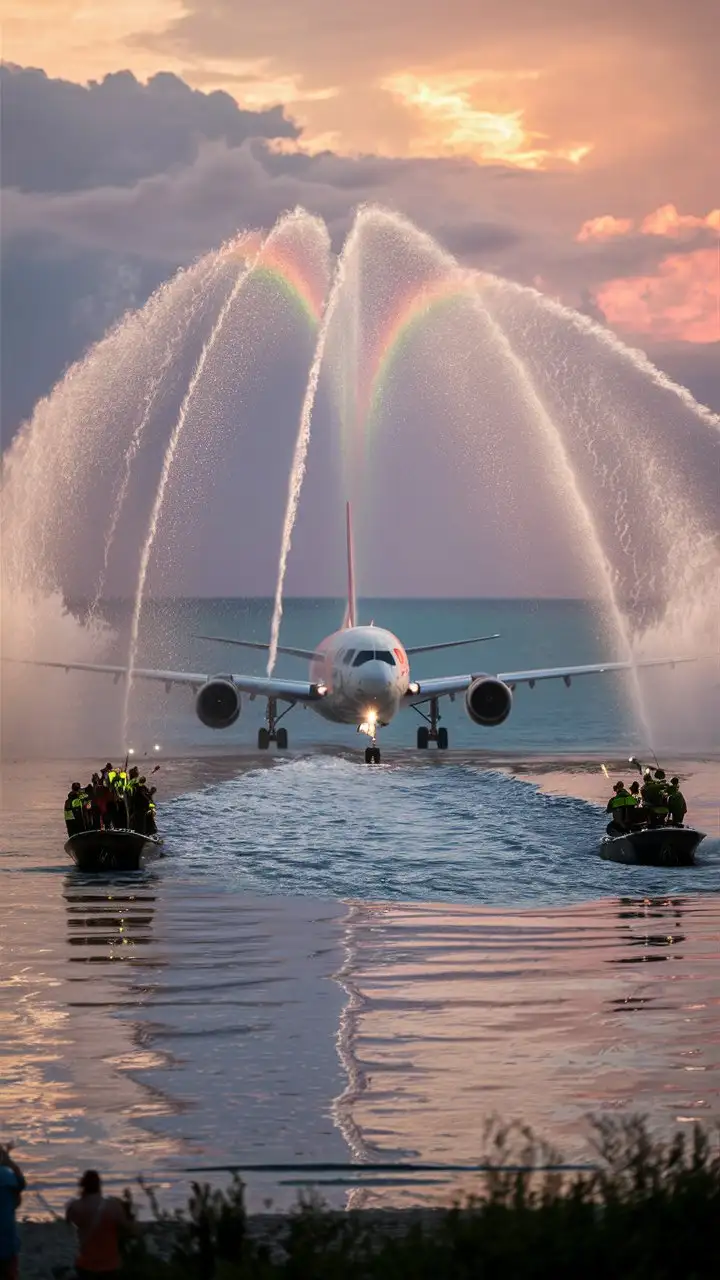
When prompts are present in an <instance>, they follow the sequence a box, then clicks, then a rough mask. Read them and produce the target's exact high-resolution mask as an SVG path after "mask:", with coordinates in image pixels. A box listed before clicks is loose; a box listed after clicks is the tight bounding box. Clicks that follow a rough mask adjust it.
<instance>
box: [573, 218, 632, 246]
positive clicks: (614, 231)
mask: <svg viewBox="0 0 720 1280" xmlns="http://www.w3.org/2000/svg"><path fill="white" fill-rule="evenodd" d="M634 226H635V223H634V222H633V220H632V218H613V216H612V214H609V213H605V214H603V215H602V216H601V217H599V218H588V220H587V222H583V224H582V226H581V228H580V230H579V231H578V233H577V235H576V237H575V239H576V240H577V241H579V243H580V244H585V243H587V241H588V240H612V239H613V238H614V237H615V236H626V235H627V234H628V232H630V231H632V229H633V227H634Z"/></svg>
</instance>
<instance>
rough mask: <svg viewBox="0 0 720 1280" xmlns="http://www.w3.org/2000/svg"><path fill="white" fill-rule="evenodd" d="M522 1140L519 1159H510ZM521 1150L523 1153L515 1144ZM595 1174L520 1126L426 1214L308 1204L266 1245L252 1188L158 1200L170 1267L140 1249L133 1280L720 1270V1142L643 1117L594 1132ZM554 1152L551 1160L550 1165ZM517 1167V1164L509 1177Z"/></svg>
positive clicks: (675, 1279) (651, 1275)
mask: <svg viewBox="0 0 720 1280" xmlns="http://www.w3.org/2000/svg"><path fill="white" fill-rule="evenodd" d="M518 1139H522V1144H523V1146H522V1150H521V1153H520V1158H519V1159H518V1158H517V1155H516V1156H515V1159H511V1153H512V1151H513V1150H515V1151H517V1144H518ZM513 1144H514V1146H513ZM595 1149H596V1152H597V1156H598V1160H597V1165H596V1167H595V1168H594V1169H593V1170H591V1171H582V1172H577V1173H571V1174H569V1175H568V1174H562V1173H557V1172H545V1171H544V1170H543V1169H542V1168H541V1167H539V1166H542V1165H546V1164H548V1163H550V1161H551V1160H552V1163H555V1164H557V1163H559V1161H558V1158H557V1156H556V1155H555V1154H554V1153H550V1152H549V1151H548V1149H547V1148H544V1147H542V1145H541V1144H539V1143H538V1142H537V1141H536V1140H535V1139H534V1137H533V1135H532V1134H531V1133H530V1132H529V1131H527V1130H525V1129H520V1128H517V1127H511V1128H509V1129H505V1130H500V1131H497V1133H496V1134H495V1140H494V1142H493V1148H492V1155H491V1157H490V1158H489V1160H488V1161H487V1163H488V1164H489V1165H490V1166H491V1167H490V1170H489V1172H488V1173H487V1174H485V1175H483V1176H482V1183H481V1185H480V1187H479V1189H478V1193H477V1196H475V1197H473V1198H472V1199H469V1200H465V1201H464V1202H462V1203H460V1202H458V1203H455V1204H453V1205H452V1206H451V1207H450V1208H449V1209H447V1210H438V1211H427V1212H426V1213H424V1214H419V1215H418V1214H410V1213H408V1212H407V1211H405V1212H403V1211H398V1212H391V1211H385V1212H379V1211H378V1212H375V1213H374V1212H372V1211H367V1212H361V1213H339V1212H332V1211H329V1210H327V1209H325V1208H324V1207H323V1206H322V1205H321V1204H320V1203H319V1202H317V1201H316V1200H315V1199H314V1198H310V1199H306V1200H303V1201H300V1202H299V1204H298V1206H297V1207H296V1209H295V1210H294V1211H293V1212H292V1213H291V1214H290V1215H288V1216H287V1217H286V1218H284V1219H280V1220H279V1221H280V1222H281V1225H279V1226H277V1227H276V1228H273V1230H272V1231H271V1232H270V1233H269V1234H268V1235H266V1236H265V1237H264V1238H261V1239H258V1238H256V1237H255V1236H254V1235H253V1234H252V1233H249V1232H248V1219H247V1215H246V1211H245V1203H244V1187H243V1183H242V1181H241V1180H240V1179H239V1178H237V1177H236V1178H235V1179H234V1180H233V1182H232V1183H231V1186H230V1188H229V1189H228V1191H226V1192H220V1191H212V1190H211V1189H210V1188H209V1187H208V1186H199V1185H198V1184H193V1188H192V1195H191V1198H190V1201H189V1205H188V1211H187V1213H184V1214H183V1213H180V1214H178V1213H176V1214H173V1215H169V1214H163V1213H162V1212H161V1211H160V1210H159V1208H158V1206H157V1203H156V1202H155V1200H154V1197H153V1196H152V1193H151V1192H150V1193H149V1194H150V1199H151V1203H152V1204H153V1207H154V1211H155V1217H156V1219H157V1220H158V1223H159V1227H160V1236H161V1237H162V1235H163V1232H165V1233H166V1239H169V1238H172V1242H173V1243H172V1253H171V1256H170V1257H167V1258H165V1259H162V1258H160V1257H157V1256H154V1255H153V1253H152V1251H151V1250H152V1241H149V1240H148V1239H147V1238H145V1237H143V1238H141V1239H140V1240H138V1241H135V1242H133V1243H132V1245H131V1246H130V1248H131V1252H130V1254H129V1256H128V1258H127V1261H126V1274H127V1275H128V1276H132V1280H280V1278H282V1280H495V1277H498V1280H541V1278H542V1280H548V1278H552V1280H566V1278H567V1280H601V1278H602V1280H608V1278H612V1280H704V1278H705V1277H708V1278H709V1277H713V1278H714V1277H717V1276H718V1275H720V1137H719V1134H718V1131H717V1130H715V1131H712V1132H708V1131H706V1130H704V1129H702V1128H701V1127H699V1126H695V1127H694V1128H693V1129H692V1130H689V1131H680V1132H678V1133H677V1134H676V1135H675V1136H674V1137H673V1138H672V1139H670V1140H669V1141H658V1140H655V1141H654V1140H653V1139H652V1138H651V1136H650V1133H649V1131H648V1128H647V1125H646V1123H645V1122H644V1121H643V1120H642V1119H633V1120H627V1121H617V1120H603V1121H600V1122H598V1123H596V1124H595ZM548 1157H550V1159H549V1158H548ZM508 1165H513V1166H515V1167H514V1168H508Z"/></svg>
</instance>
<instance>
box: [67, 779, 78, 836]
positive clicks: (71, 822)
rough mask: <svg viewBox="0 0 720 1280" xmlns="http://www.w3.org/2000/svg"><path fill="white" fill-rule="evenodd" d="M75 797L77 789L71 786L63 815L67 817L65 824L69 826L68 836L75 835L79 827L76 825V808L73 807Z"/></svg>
mask: <svg viewBox="0 0 720 1280" xmlns="http://www.w3.org/2000/svg"><path fill="white" fill-rule="evenodd" d="M79 785H80V784H79V783H78V786H79ZM74 799H75V791H74V790H73V788H72V787H71V788H70V790H69V791H68V793H67V796H66V797H65V808H64V810H63V817H64V819H65V826H66V827H67V833H68V836H74V835H75V834H76V832H77V829H78V828H77V825H76V815H75V810H74V809H73V800H74Z"/></svg>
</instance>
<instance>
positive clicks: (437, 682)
mask: <svg viewBox="0 0 720 1280" xmlns="http://www.w3.org/2000/svg"><path fill="white" fill-rule="evenodd" d="M682 662H697V658H644V659H640V660H639V661H637V662H598V663H589V664H587V665H585V666H581V667H538V668H537V670H534V671H500V672H498V674H497V675H496V676H495V677H494V678H495V679H496V680H502V682H503V684H506V685H508V687H509V688H510V689H514V688H515V686H516V685H518V684H527V685H529V686H530V688H531V689H532V687H533V685H534V684H535V681H536V680H564V681H565V684H566V685H569V684H570V683H571V681H572V680H574V679H575V677H576V676H594V675H604V673H605V672H606V671H632V670H634V669H635V668H636V667H674V666H676V665H678V664H679V663H682ZM484 674H486V675H488V674H490V673H489V672H485V673H484ZM476 679H477V675H464V676H438V677H436V678H434V679H432V680H415V681H412V682H411V686H410V689H409V690H408V692H407V694H406V695H405V699H404V702H405V705H406V706H417V705H418V704H419V703H421V702H427V701H428V700H429V699H430V698H444V697H452V696H453V695H454V694H456V693H464V692H465V690H466V689H468V688H469V687H470V685H471V684H472V682H473V680H476Z"/></svg>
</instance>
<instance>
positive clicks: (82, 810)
mask: <svg viewBox="0 0 720 1280" xmlns="http://www.w3.org/2000/svg"><path fill="white" fill-rule="evenodd" d="M156 790H157V788H156V787H151V786H148V780H147V778H146V777H145V776H144V775H141V774H140V770H139V769H138V768H137V766H136V765H134V766H133V767H132V768H131V769H130V770H128V768H127V762H126V764H125V766H124V767H118V768H115V766H114V765H112V764H111V763H110V761H108V763H107V764H106V765H105V767H104V769H102V770H101V771H100V773H94V774H93V776H92V779H91V781H90V782H89V783H88V784H87V786H85V787H83V786H81V785H80V783H79V782H73V784H72V786H71V788H70V790H69V792H68V794H67V799H66V800H65V811H64V816H65V825H66V827H67V833H68V836H74V835H77V834H78V833H79V832H81V831H93V830H95V831H102V830H105V829H106V828H109V827H113V828H115V829H116V830H130V831H137V832H139V833H140V834H142V835H148V836H154V835H157V826H156V823H155V799H154V797H155V793H156Z"/></svg>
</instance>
